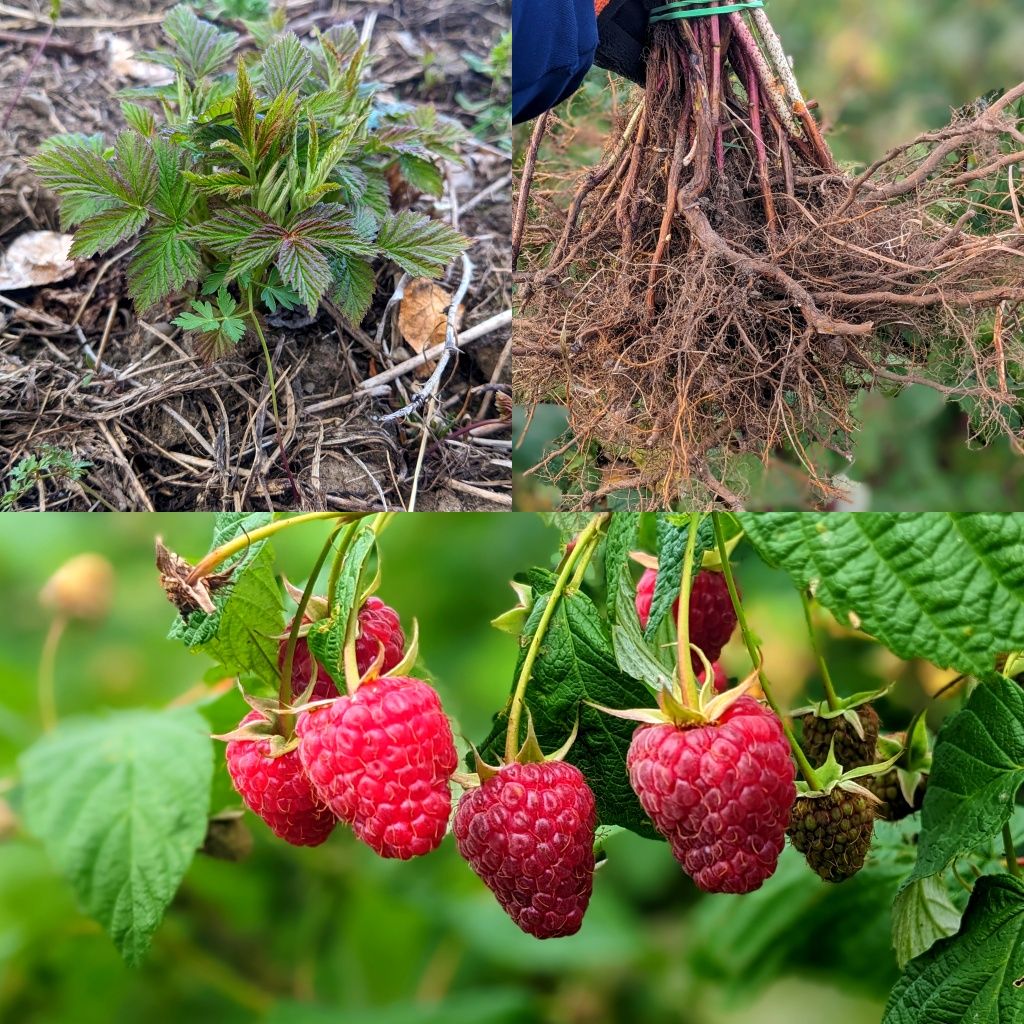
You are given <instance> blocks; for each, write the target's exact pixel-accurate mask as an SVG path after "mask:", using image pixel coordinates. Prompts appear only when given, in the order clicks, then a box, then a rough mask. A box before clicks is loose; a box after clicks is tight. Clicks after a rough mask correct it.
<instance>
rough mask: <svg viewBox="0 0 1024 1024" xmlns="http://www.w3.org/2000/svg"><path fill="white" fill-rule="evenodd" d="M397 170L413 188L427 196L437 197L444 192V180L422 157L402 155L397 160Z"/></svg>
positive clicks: (434, 167) (432, 165) (408, 154)
mask: <svg viewBox="0 0 1024 1024" xmlns="http://www.w3.org/2000/svg"><path fill="white" fill-rule="evenodd" d="M398 169H399V170H400V171H401V172H402V177H403V178H405V180H406V181H407V182H409V184H410V185H412V187H413V188H415V189H418V190H419V191H420V192H426V193H427V195H429V196H439V195H440V194H441V193H442V192H443V191H444V179H443V178H442V177H441V172H440V171H439V170H438V169H437V167H436V166H435V165H434V164H433V163H431V162H430V161H429V160H427V159H426V158H425V157H422V156H415V155H413V154H412V153H403V154H402V155H401V156H400V157H399V158H398Z"/></svg>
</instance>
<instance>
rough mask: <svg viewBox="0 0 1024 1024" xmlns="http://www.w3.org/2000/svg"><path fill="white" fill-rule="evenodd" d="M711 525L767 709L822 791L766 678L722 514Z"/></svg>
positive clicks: (803, 769) (713, 515)
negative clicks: (726, 540)
mask: <svg viewBox="0 0 1024 1024" xmlns="http://www.w3.org/2000/svg"><path fill="white" fill-rule="evenodd" d="M711 523H712V526H713V527H714V530H715V544H716V546H717V547H718V553H719V555H720V556H721V561H722V574H723V575H724V576H725V583H726V586H727V587H728V588H729V597H730V599H731V600H732V606H733V608H734V609H735V611H736V620H737V621H738V622H739V626H740V633H741V634H742V635H743V643H744V644H745V645H746V648H747V653H748V654H749V655H750V660H751V662H752V663H753V665H754V669H755V670H756V671H757V679H758V682H759V683H760V684H761V689H762V691H763V692H764V698H765V700H766V701H768V706H769V707H770V708H771V709H772V711H774V712H775V714H776V716H777V717H778V719H779V721H780V722H781V723H782V729H783V731H784V732H785V734H786V739H787V740H789V746H790V748H791V749H792V751H793V757H794V759H795V760H796V763H797V766H798V767H799V769H800V773H801V774H802V775H803V777H804V778H805V779H806V780H807V782H808V784H809V785H810V786H811V788H812V789H815V790H817V789H820V788H821V782H820V780H819V779H818V776H817V774H816V772H815V771H814V768H813V767H812V766H811V762H810V761H808V760H807V755H806V754H805V753H804V752H803V749H802V748H801V746H800V744H799V743H798V742H797V739H796V736H795V735H794V734H793V729H792V727H791V726H790V724H789V722H787V721H786V718H785V716H784V715H783V713H782V709H781V708H780V707H779V705H778V702H777V701H776V700H775V694H774V692H773V691H772V686H771V683H769V682H768V677H767V676H766V675H765V672H764V667H763V665H764V659H763V658H762V657H761V652H760V651H759V650H758V648H757V642H756V641H755V639H754V634H753V633H752V632H751V629H750V626H749V625H748V623H747V616H746V612H744V610H743V605H742V604H741V603H740V596H739V592H738V591H737V590H736V581H735V580H734V579H733V575H732V565H731V564H730V563H729V549H728V547H727V546H726V542H725V531H724V530H723V529H722V520H721V513H720V512H712V513H711Z"/></svg>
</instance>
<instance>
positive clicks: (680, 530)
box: [644, 513, 715, 640]
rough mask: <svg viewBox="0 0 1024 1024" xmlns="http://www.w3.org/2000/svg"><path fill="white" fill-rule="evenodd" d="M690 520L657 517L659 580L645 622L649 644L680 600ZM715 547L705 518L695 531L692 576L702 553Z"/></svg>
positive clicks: (666, 516)
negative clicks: (675, 602)
mask: <svg viewBox="0 0 1024 1024" xmlns="http://www.w3.org/2000/svg"><path fill="white" fill-rule="evenodd" d="M689 521H690V516H689V515H686V514H682V513H681V514H679V515H672V514H667V515H659V516H658V517H657V519H656V527H655V528H656V531H657V538H658V580H657V582H656V583H655V585H654V598H653V600H652V601H651V613H650V616H649V617H648V619H647V626H646V628H645V630H644V636H645V637H646V638H647V639H648V640H651V639H652V638H653V637H654V636H655V634H656V633H657V632H658V627H659V626H660V625H661V624H662V622H663V621H664V620H665V617H666V616H667V615H668V613H669V611H670V610H671V608H672V604H673V602H674V601H675V600H676V598H678V597H679V591H680V588H681V585H682V581H681V576H682V572H683V556H684V554H685V553H686V538H687V534H688V532H689V526H690V522H689ZM714 543H715V538H714V534H713V533H712V528H711V520H710V519H708V518H705V519H704V520H703V522H701V524H700V527H699V529H698V531H697V544H696V549H695V550H694V554H693V575H694V576H696V574H697V572H698V571H699V569H700V561H701V558H702V557H703V556H704V552H705V551H707V550H708V549H709V548H711V547H713V546H714Z"/></svg>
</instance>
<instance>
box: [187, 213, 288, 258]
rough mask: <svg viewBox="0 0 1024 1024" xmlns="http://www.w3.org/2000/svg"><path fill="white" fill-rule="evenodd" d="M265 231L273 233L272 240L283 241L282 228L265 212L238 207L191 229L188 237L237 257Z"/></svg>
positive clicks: (216, 250) (190, 239)
mask: <svg viewBox="0 0 1024 1024" xmlns="http://www.w3.org/2000/svg"><path fill="white" fill-rule="evenodd" d="M264 229H269V232H270V234H271V237H278V238H279V237H280V235H281V228H280V227H279V226H278V225H277V224H274V223H273V221H271V219H270V218H269V217H268V216H267V215H266V214H265V213H264V212H263V211H262V210H256V209H254V208H253V207H251V206H236V207H232V209H231V210H225V211H223V212H221V213H218V214H216V215H215V216H213V217H211V218H210V219H209V220H207V221H205V222H204V223H202V224H197V225H196V226H195V227H192V228H189V230H188V234H187V237H188V239H189V241H192V242H198V243H199V244H200V245H205V246H206V247H207V248H209V249H212V250H213V251H214V252H218V253H223V254H224V255H226V256H234V255H235V254H236V251H237V249H238V247H239V246H240V245H242V244H243V243H244V242H247V241H248V240H249V239H250V238H252V237H253V236H254V235H255V234H256V233H257V232H259V231H263V230H264Z"/></svg>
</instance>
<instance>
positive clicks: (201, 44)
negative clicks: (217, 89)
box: [162, 4, 238, 80]
mask: <svg viewBox="0 0 1024 1024" xmlns="http://www.w3.org/2000/svg"><path fill="white" fill-rule="evenodd" d="M162 24H163V30H164V35H166V36H167V38H168V39H169V40H170V41H171V42H172V43H173V44H174V48H175V52H176V53H177V56H178V59H179V60H180V61H181V63H182V64H183V65H184V66H185V67H186V69H187V70H188V72H189V76H190V77H191V78H192V79H193V80H195V79H199V78H205V77H206V76H207V75H212V74H214V73H215V72H217V71H219V70H220V69H221V68H223V67H224V65H225V64H226V63H227V61H228V58H229V57H230V56H231V53H232V51H233V50H234V48H235V43H236V42H237V41H238V34H237V33H236V32H220V31H218V29H217V26H216V25H212V24H210V22H208V21H203V20H202V19H201V18H198V17H196V15H195V12H194V11H193V10H192V9H191V8H190V7H187V6H186V5H185V4H178V6H177V7H172V8H171V9H170V10H169V11H168V12H167V14H166V15H165V16H164V20H163V23H162Z"/></svg>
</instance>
